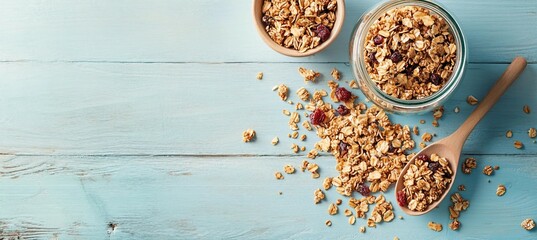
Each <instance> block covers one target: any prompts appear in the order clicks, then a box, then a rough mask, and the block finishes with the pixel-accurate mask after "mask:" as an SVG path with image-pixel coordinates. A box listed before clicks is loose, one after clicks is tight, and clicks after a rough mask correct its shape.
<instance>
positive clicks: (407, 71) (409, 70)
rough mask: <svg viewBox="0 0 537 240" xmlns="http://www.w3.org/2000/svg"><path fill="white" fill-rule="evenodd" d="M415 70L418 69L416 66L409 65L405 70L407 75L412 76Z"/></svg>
mask: <svg viewBox="0 0 537 240" xmlns="http://www.w3.org/2000/svg"><path fill="white" fill-rule="evenodd" d="M414 69H416V65H408V66H406V68H405V73H406V75H412V73H413V72H414Z"/></svg>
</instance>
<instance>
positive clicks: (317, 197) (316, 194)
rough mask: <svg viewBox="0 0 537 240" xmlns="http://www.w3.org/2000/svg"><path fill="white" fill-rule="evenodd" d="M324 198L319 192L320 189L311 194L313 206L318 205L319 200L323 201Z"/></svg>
mask: <svg viewBox="0 0 537 240" xmlns="http://www.w3.org/2000/svg"><path fill="white" fill-rule="evenodd" d="M324 197H325V196H324V193H323V191H321V189H318V188H317V190H315V192H314V193H313V202H314V203H315V204H317V203H320V202H321V200H323V199H324Z"/></svg>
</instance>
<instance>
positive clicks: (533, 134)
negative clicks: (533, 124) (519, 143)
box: [528, 128, 537, 138]
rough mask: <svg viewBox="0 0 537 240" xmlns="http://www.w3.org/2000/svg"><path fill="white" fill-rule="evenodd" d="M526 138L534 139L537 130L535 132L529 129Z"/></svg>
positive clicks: (533, 129)
mask: <svg viewBox="0 0 537 240" xmlns="http://www.w3.org/2000/svg"><path fill="white" fill-rule="evenodd" d="M528 136H529V137H530V138H535V137H537V130H535V128H530V129H529V130H528Z"/></svg>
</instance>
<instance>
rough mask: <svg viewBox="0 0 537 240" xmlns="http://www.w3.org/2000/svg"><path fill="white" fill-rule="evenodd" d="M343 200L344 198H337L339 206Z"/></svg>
mask: <svg viewBox="0 0 537 240" xmlns="http://www.w3.org/2000/svg"><path fill="white" fill-rule="evenodd" d="M342 202H343V200H341V198H338V199H337V200H336V205H338V206H339V205H341V203H342Z"/></svg>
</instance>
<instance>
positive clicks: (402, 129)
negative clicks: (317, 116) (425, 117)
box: [315, 103, 414, 196]
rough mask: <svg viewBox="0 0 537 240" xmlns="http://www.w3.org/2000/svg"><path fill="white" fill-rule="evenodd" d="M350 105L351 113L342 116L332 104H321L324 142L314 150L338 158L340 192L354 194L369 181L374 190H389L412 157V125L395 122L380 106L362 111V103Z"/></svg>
mask: <svg viewBox="0 0 537 240" xmlns="http://www.w3.org/2000/svg"><path fill="white" fill-rule="evenodd" d="M348 107H349V109H350V113H349V114H347V115H346V116H341V115H336V113H335V110H334V109H333V108H331V105H330V104H326V103H319V105H318V107H317V109H318V110H321V111H322V113H323V114H324V115H325V117H326V118H327V121H325V122H324V123H323V124H321V125H318V126H317V135H318V136H319V137H320V138H321V141H319V142H317V143H316V144H315V149H317V150H319V151H324V152H331V153H332V154H333V155H334V156H335V157H336V161H337V163H336V170H337V171H338V172H339V176H336V177H334V178H333V181H332V183H333V184H334V183H336V182H337V184H334V186H336V191H337V192H338V193H340V194H342V195H345V196H351V194H352V192H354V191H356V190H357V189H358V186H359V185H361V184H365V183H366V181H368V182H370V185H369V189H370V190H371V192H378V191H386V190H387V189H388V187H389V186H390V185H391V184H392V183H394V182H396V181H397V177H398V176H399V174H400V172H401V169H402V168H403V167H404V165H405V164H406V163H407V162H408V160H409V158H408V157H407V155H406V150H409V149H412V148H414V141H413V140H412V138H411V136H410V128H409V127H408V126H402V125H400V124H393V123H392V122H391V121H390V120H389V118H388V116H387V115H386V113H385V112H384V111H383V110H381V109H380V108H378V107H377V106H372V107H371V108H369V109H367V110H366V111H365V112H363V113H362V111H363V110H364V109H365V105H363V104H357V105H356V106H353V105H352V103H349V106H348Z"/></svg>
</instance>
